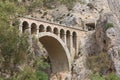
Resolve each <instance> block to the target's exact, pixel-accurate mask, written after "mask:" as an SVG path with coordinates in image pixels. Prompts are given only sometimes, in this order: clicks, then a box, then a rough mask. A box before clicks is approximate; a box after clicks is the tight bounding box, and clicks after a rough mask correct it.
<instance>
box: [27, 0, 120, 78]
mask: <svg viewBox="0 0 120 80" xmlns="http://www.w3.org/2000/svg"><path fill="white" fill-rule="evenodd" d="M46 1H47V0H46ZM68 1H70V0H68ZM72 1H73V0H71V2H72ZM29 3H30V1H27V4H28V5H29ZM42 5H45V6H37V7H35V8H34V9H32V8H31V9H30V10H31V11H30V12H29V13H28V14H27V15H26V16H27V17H34V18H38V19H42V20H44V21H48V22H52V23H57V24H61V25H65V26H69V27H76V28H79V29H82V30H84V31H86V32H85V35H84V37H83V38H82V39H81V44H80V46H81V47H80V48H79V55H77V56H76V57H75V60H74V63H73V69H72V70H71V75H69V76H71V77H69V78H70V79H67V80H71V79H72V80H80V79H81V80H85V79H88V78H89V77H88V76H89V74H88V72H90V73H92V72H94V71H95V72H94V73H97V72H96V71H97V70H98V69H96V70H93V71H92V69H89V68H87V67H86V65H85V64H86V62H87V58H89V57H90V58H93V57H94V58H96V56H97V57H99V54H100V55H101V54H103V53H104V54H105V56H107V57H105V59H109V60H106V61H105V62H106V63H108V64H107V68H106V66H105V70H103V72H100V75H107V74H108V73H112V72H115V73H117V75H120V61H119V53H120V33H119V32H120V25H119V24H120V8H119V6H120V0H77V1H73V3H72V4H71V5H69V2H68V4H67V3H65V4H61V3H60V2H56V0H54V1H53V2H50V3H46V4H42ZM32 7H34V6H32ZM104 54H103V55H104ZM103 57H104V56H103ZM103 57H99V58H100V60H101V61H102V60H103V61H104V58H103ZM89 60H92V59H89ZM98 62H99V61H98ZM96 63H97V62H96ZM101 63H102V62H100V63H99V64H101ZM106 63H105V64H106ZM105 64H103V65H105ZM90 65H92V64H90ZM92 67H95V66H92ZM95 68H96V67H95ZM103 68H104V66H103ZM98 72H99V71H98ZM57 75H58V74H57ZM54 77H55V76H54ZM57 79H58V78H57V77H56V79H54V80H57ZM52 80H53V78H52ZM58 80H59V79H58Z"/></svg>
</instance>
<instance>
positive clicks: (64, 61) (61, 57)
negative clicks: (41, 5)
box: [19, 17, 84, 72]
mask: <svg viewBox="0 0 120 80" xmlns="http://www.w3.org/2000/svg"><path fill="white" fill-rule="evenodd" d="M19 19H20V26H19V30H20V32H21V33H25V32H26V31H28V32H29V33H30V35H31V36H32V35H34V36H36V37H37V39H38V40H39V41H40V42H41V43H42V44H43V46H44V47H45V48H46V50H47V52H48V54H49V57H50V61H51V65H52V66H51V67H52V72H63V71H66V72H67V71H70V70H71V64H72V62H73V59H74V56H75V55H77V54H78V49H79V47H80V46H79V45H80V38H81V37H82V35H83V33H84V31H82V30H80V29H77V28H73V27H67V26H63V25H60V24H55V23H51V22H46V21H42V20H37V19H34V18H27V17H22V18H19Z"/></svg>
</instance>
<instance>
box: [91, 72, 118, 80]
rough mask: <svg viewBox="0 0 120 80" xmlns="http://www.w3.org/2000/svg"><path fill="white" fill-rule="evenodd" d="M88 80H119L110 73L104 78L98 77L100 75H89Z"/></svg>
mask: <svg viewBox="0 0 120 80" xmlns="http://www.w3.org/2000/svg"><path fill="white" fill-rule="evenodd" d="M90 80H120V77H118V76H117V75H116V74H115V73H110V74H108V75H105V76H100V74H99V73H97V74H91V75H90Z"/></svg>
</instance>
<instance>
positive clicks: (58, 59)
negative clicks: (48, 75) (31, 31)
mask: <svg viewBox="0 0 120 80" xmlns="http://www.w3.org/2000/svg"><path fill="white" fill-rule="evenodd" d="M38 37H39V41H40V42H41V43H42V44H43V46H44V47H45V48H46V50H47V51H48V55H49V57H50V61H51V67H52V72H54V73H55V72H64V71H69V70H70V69H71V61H70V53H69V51H68V48H67V46H66V45H65V44H64V42H63V41H62V40H61V39H60V38H59V37H58V36H56V35H55V34H52V33H50V32H43V33H39V36H38Z"/></svg>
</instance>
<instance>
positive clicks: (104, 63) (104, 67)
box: [86, 52, 111, 75]
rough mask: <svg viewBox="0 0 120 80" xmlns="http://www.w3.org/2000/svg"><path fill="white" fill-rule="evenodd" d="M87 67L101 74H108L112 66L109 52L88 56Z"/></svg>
mask: <svg viewBox="0 0 120 80" xmlns="http://www.w3.org/2000/svg"><path fill="white" fill-rule="evenodd" d="M86 67H87V68H89V69H90V70H92V71H93V73H99V74H101V75H103V74H107V72H108V70H109V69H110V68H111V60H110V57H109V55H108V54H107V53H105V52H101V53H99V54H96V55H92V56H88V57H87V60H86Z"/></svg>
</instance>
